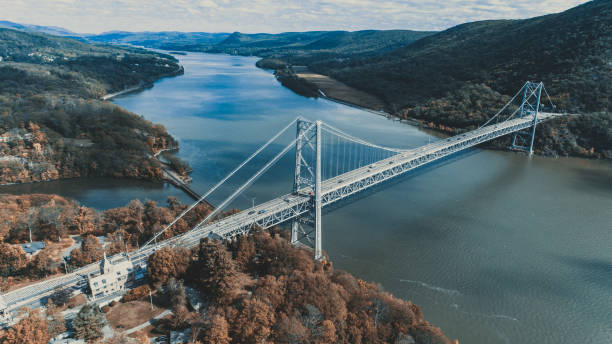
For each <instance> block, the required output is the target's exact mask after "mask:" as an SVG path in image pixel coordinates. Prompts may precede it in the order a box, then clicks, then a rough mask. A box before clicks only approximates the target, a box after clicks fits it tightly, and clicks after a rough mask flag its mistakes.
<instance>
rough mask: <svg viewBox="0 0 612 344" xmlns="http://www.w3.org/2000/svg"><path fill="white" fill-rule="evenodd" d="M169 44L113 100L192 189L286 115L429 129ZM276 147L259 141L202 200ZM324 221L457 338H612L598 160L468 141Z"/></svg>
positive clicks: (408, 134) (360, 268) (606, 211)
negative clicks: (162, 139)
mask: <svg viewBox="0 0 612 344" xmlns="http://www.w3.org/2000/svg"><path fill="white" fill-rule="evenodd" d="M177 57H178V58H179V59H180V60H181V62H182V64H183V65H184V66H185V75H183V76H179V77H174V78H167V79H163V80H161V81H159V82H157V83H156V84H155V86H154V87H153V88H152V89H148V90H145V91H143V92H139V93H135V94H130V95H126V96H123V97H120V98H116V99H115V100H114V102H115V103H117V104H119V105H121V106H123V107H124V108H126V109H128V110H130V111H133V112H135V113H138V114H141V115H143V116H144V117H145V118H147V119H149V120H151V121H152V122H155V123H161V124H163V125H165V126H166V128H167V129H168V131H169V132H170V133H171V134H172V135H173V136H174V137H176V138H177V139H178V140H179V142H180V146H181V149H180V152H179V153H178V155H179V156H180V157H181V158H183V159H185V160H186V161H188V162H189V163H190V164H191V166H192V167H193V168H194V172H193V174H192V177H193V187H194V188H195V189H196V190H200V191H201V192H204V191H205V190H207V189H208V188H210V187H211V186H212V185H213V184H214V183H215V182H216V181H218V180H219V179H220V178H222V177H223V176H224V175H225V174H226V173H228V172H229V171H230V170H231V169H233V168H234V167H235V166H236V165H237V164H239V163H240V162H241V161H242V160H243V159H245V158H246V157H247V156H248V155H249V154H250V153H252V152H253V151H254V150H255V149H256V147H257V146H258V145H261V144H263V143H264V142H266V141H267V139H268V138H269V137H270V136H272V135H273V134H274V133H276V132H277V131H278V130H280V129H281V128H283V127H284V126H285V125H286V124H287V123H289V122H290V121H291V120H292V119H294V118H295V117H296V116H298V115H301V116H304V117H306V118H309V119H321V120H323V121H326V122H328V123H330V124H332V125H334V126H336V127H337V128H340V129H342V130H344V131H346V132H348V133H351V134H353V135H355V136H358V137H361V138H364V139H367V140H369V141H371V142H374V143H378V144H383V145H388V146H395V147H403V148H408V147H416V146H419V145H422V144H425V143H428V142H429V141H433V140H436V137H434V136H430V135H428V134H427V133H425V132H423V131H420V130H418V129H416V128H414V127H412V126H410V125H407V124H402V123H399V122H397V121H393V120H389V119H387V118H385V117H383V116H379V115H376V114H372V113H370V112H366V111H362V110H359V109H355V108H351V107H347V106H343V105H339V104H337V103H334V102H330V101H327V100H321V99H319V100H315V99H307V98H303V97H301V96H298V95H296V94H294V93H293V92H291V91H290V90H288V89H285V88H283V87H282V86H281V85H280V84H279V83H278V82H277V81H276V80H275V78H274V76H273V75H272V74H271V73H270V72H268V71H263V70H260V69H257V68H256V67H255V65H254V64H255V61H256V59H255V58H251V57H234V56H226V55H207V54H195V53H194V54H188V55H186V56H177ZM518 87H520V85H517V88H518ZM292 135H295V132H294V131H293V130H292V131H291V132H290V133H289V134H288V135H286V136H284V137H282V138H281V142H288V141H289V139H290V137H291V136H292ZM279 149H280V145H276V146H274V147H272V148H271V149H268V150H267V151H265V152H264V155H263V157H262V159H261V160H257V161H255V163H254V164H252V165H248V166H247V167H248V168H247V169H246V170H245V172H244V173H242V174H239V175H237V176H236V177H235V178H232V179H231V180H230V183H229V185H228V187H226V188H225V189H222V190H220V191H219V192H218V193H216V194H215V195H214V197H212V198H211V201H213V202H219V201H220V200H222V199H223V198H224V197H226V196H227V195H229V192H230V191H231V188H232V187H235V186H237V185H239V184H241V183H243V182H244V181H245V180H246V178H248V177H249V176H250V174H252V173H253V172H254V171H255V170H256V169H257V168H259V167H261V166H262V165H263V164H264V163H265V160H266V159H269V158H271V157H272V156H273V155H274V154H275V153H276V152H277V151H278V150H279ZM293 164H294V162H293V155H292V154H288V156H287V157H286V158H283V159H282V160H281V161H279V163H278V164H277V166H275V167H274V168H272V169H271V170H270V171H269V172H268V173H267V174H266V175H264V176H263V177H262V178H261V179H260V180H259V181H258V182H257V183H256V184H255V185H254V186H253V187H251V188H250V189H248V190H247V192H246V193H245V194H244V195H243V196H242V197H241V198H239V199H238V200H237V201H236V202H235V204H234V206H235V207H239V208H244V207H248V206H250V205H251V203H252V202H256V203H259V202H263V201H266V200H268V199H270V198H272V197H275V196H279V195H281V194H284V193H287V192H289V191H290V190H291V185H292V178H293ZM3 190H4V192H13V193H25V192H49V193H51V192H53V193H59V194H61V195H65V196H69V197H72V198H75V199H77V200H79V201H80V202H81V203H83V204H85V205H87V206H91V207H96V208H98V209H107V208H112V207H116V206H120V205H124V204H126V203H127V202H128V200H130V199H133V198H140V199H153V200H156V201H158V202H161V203H163V202H165V200H166V198H167V196H169V195H175V196H178V197H179V198H180V199H181V200H183V201H185V202H190V201H191V200H190V199H189V198H187V197H186V196H184V195H183V194H182V193H181V192H180V191H179V190H177V189H175V188H174V187H171V186H167V185H163V184H161V183H151V182H135V181H128V180H114V179H105V178H100V179H79V180H68V181H59V182H50V183H44V184H35V185H21V186H11V187H3ZM323 236H324V238H323V245H324V249H325V251H326V252H327V254H328V255H329V256H330V258H331V260H332V261H333V262H334V264H335V267H336V268H340V269H344V270H347V271H349V272H351V273H353V274H355V275H356V276H358V277H360V278H363V279H365V280H369V281H375V282H377V283H380V284H381V285H382V287H383V288H384V289H385V290H387V291H389V292H391V293H393V294H395V295H396V296H399V297H402V298H405V299H409V300H411V301H413V302H414V303H416V304H418V305H419V306H421V307H422V308H423V310H424V313H425V317H426V319H427V320H429V321H431V322H432V323H434V324H436V325H437V326H440V327H441V328H442V329H443V331H444V332H445V333H446V334H447V335H448V336H449V337H450V338H457V339H459V340H460V342H461V343H464V344H495V343H512V344H517V343H520V344H547V343H550V344H559V343H593V344H610V343H612V164H611V163H609V162H602V161H591V160H581V159H551V158H542V157H533V158H532V159H529V158H528V157H526V156H525V155H522V154H515V153H509V152H496V151H485V150H480V149H475V150H472V151H471V152H469V153H466V154H462V155H460V156H459V157H457V158H455V159H451V160H449V161H446V162H445V163H443V164H438V165H436V166H434V167H433V168H427V169H425V170H423V171H420V172H418V173H414V174H412V175H410V176H408V177H404V178H401V180H400V182H397V183H393V184H391V185H387V186H386V187H385V188H382V189H377V192H376V193H368V194H366V195H362V197H359V199H355V200H353V202H350V203H347V204H345V205H344V206H343V207H340V208H337V209H334V210H333V211H331V212H327V213H325V215H324V217H323Z"/></svg>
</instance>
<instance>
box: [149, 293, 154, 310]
mask: <svg viewBox="0 0 612 344" xmlns="http://www.w3.org/2000/svg"><path fill="white" fill-rule="evenodd" d="M149 300H151V310H153V295H152V294H151V289H149Z"/></svg>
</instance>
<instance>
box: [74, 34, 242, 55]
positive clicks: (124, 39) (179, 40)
mask: <svg viewBox="0 0 612 344" xmlns="http://www.w3.org/2000/svg"><path fill="white" fill-rule="evenodd" d="M229 35H230V34H229V33H207V32H176V31H162V32H126V31H111V32H104V33H101V34H97V35H85V36H84V37H85V38H86V39H87V40H89V41H91V42H102V43H112V44H132V45H139V46H143V47H147V48H156V49H165V50H190V51H194V50H195V51H202V50H205V49H208V48H209V47H210V46H212V45H214V44H216V43H219V42H221V41H223V40H224V39H226V38H227V37H228V36H229Z"/></svg>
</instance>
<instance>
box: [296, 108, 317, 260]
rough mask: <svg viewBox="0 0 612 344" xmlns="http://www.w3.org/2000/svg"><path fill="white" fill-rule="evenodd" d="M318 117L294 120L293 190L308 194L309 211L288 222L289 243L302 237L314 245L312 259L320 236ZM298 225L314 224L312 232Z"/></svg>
mask: <svg viewBox="0 0 612 344" xmlns="http://www.w3.org/2000/svg"><path fill="white" fill-rule="evenodd" d="M321 126H322V123H321V121H316V122H315V123H314V125H313V123H312V122H308V121H305V120H301V119H300V120H298V121H297V133H296V143H295V177H294V182H293V193H295V194H301V195H307V196H309V197H311V201H312V203H313V207H312V209H313V210H312V212H310V213H309V214H307V215H305V216H302V217H299V218H295V219H293V221H292V224H291V243H292V244H294V245H298V244H301V240H302V239H306V240H307V241H308V242H309V243H310V245H312V246H314V251H315V259H316V260H320V259H321V258H322V257H323V239H322V237H321V208H322V197H321V196H322V195H321V191H322V190H321ZM302 225H310V226H313V227H314V238H312V234H313V232H312V231H311V232H306V231H305V230H304V227H303V226H302Z"/></svg>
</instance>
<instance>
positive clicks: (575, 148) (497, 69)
mask: <svg viewBox="0 0 612 344" xmlns="http://www.w3.org/2000/svg"><path fill="white" fill-rule="evenodd" d="M287 59H288V60H289V61H293V60H292V59H293V58H292V57H290V56H289V57H288V58H287ZM610 60H612V2H610V1H606V0H596V1H591V2H588V3H586V4H583V5H580V6H577V7H575V8H572V9H569V10H567V11H565V12H562V13H558V14H550V15H546V16H541V17H536V18H531V19H525V20H491V21H481V22H474V23H467V24H462V25H458V26H455V27H453V28H450V29H448V30H446V31H443V32H440V33H437V34H434V35H430V36H428V37H425V38H422V39H420V40H418V41H416V42H414V43H413V44H410V45H408V46H406V47H404V48H401V49H397V50H395V51H392V52H389V53H385V54H381V55H377V56H373V57H368V58H354V59H348V60H344V61H339V60H333V59H328V60H319V61H314V60H313V61H310V62H309V64H308V65H309V67H310V68H311V69H312V70H314V71H316V72H319V73H321V74H325V75H329V76H332V77H333V78H336V79H338V80H340V81H342V82H344V83H346V84H348V85H350V86H353V87H355V88H357V89H360V90H363V91H366V92H368V93H370V94H373V95H375V96H377V97H379V98H380V99H382V100H384V101H385V102H386V103H387V108H388V110H389V111H391V112H392V113H394V114H396V115H398V116H401V117H405V118H417V119H421V120H423V121H426V122H433V124H434V125H435V126H437V128H438V129H440V128H442V127H446V131H448V132H451V133H454V132H457V131H461V130H464V129H470V128H474V127H475V126H477V125H479V124H482V123H483V122H485V121H486V120H487V119H488V118H489V117H490V116H492V115H493V114H495V112H496V111H497V109H499V108H501V106H503V104H504V103H505V102H506V101H507V100H508V99H509V97H510V96H512V95H513V94H514V93H515V92H516V90H518V89H519V88H520V87H521V86H522V85H523V83H524V82H525V81H527V80H532V81H543V82H544V85H545V86H546V88H547V89H548V92H549V93H550V95H551V97H552V100H553V102H554V103H555V104H556V106H557V109H558V110H562V111H566V112H570V113H580V114H581V116H580V117H570V118H564V119H559V120H556V121H555V122H552V123H550V124H546V125H545V126H544V130H540V131H538V141H537V144H536V149H537V150H538V151H539V152H542V153H556V154H562V155H579V156H591V157H607V158H612V126H611V125H610V123H611V122H612V117H611V116H612V115H610V113H609V110H610V94H611V92H612V90H611V88H610V85H612V66H611V65H610ZM298 61H299V58H298ZM504 145H505V144H504Z"/></svg>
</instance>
